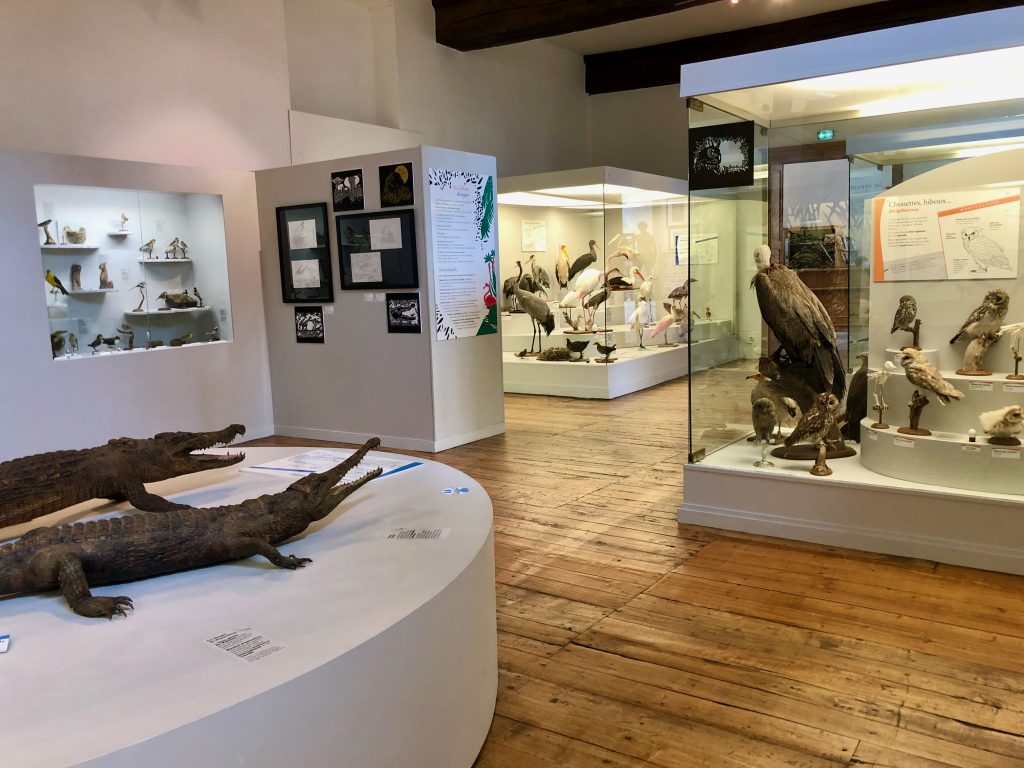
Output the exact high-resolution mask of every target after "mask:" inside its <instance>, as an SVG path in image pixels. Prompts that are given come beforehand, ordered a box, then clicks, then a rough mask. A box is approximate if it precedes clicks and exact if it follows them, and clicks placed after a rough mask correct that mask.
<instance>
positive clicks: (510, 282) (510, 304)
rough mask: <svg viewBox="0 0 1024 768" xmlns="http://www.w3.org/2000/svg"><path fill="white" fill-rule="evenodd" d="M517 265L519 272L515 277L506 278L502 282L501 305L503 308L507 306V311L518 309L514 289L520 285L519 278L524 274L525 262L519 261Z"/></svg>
mask: <svg viewBox="0 0 1024 768" xmlns="http://www.w3.org/2000/svg"><path fill="white" fill-rule="evenodd" d="M516 266H517V267H519V274H518V275H516V276H515V277H507V278H505V282H503V283H502V284H501V306H502V308H503V309H505V308H507V309H506V311H508V312H510V313H511V312H515V311H516V309H518V307H517V306H516V295H515V292H514V289H515V287H516V286H517V285H519V280H520V279H521V278H522V276H523V262H521V261H517V262H516Z"/></svg>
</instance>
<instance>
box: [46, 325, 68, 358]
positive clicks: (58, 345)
mask: <svg viewBox="0 0 1024 768" xmlns="http://www.w3.org/2000/svg"><path fill="white" fill-rule="evenodd" d="M65 333H67V331H52V332H51V333H50V351H51V352H52V353H53V356H54V357H56V356H57V355H59V354H60V353H61V350H63V349H64V334H65Z"/></svg>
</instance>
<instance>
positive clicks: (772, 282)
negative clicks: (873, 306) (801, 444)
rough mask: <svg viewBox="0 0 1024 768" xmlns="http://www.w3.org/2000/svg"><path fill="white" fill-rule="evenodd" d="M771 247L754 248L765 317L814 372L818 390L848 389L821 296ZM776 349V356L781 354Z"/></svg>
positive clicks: (756, 281) (813, 382)
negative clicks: (774, 255) (778, 260)
mask: <svg viewBox="0 0 1024 768" xmlns="http://www.w3.org/2000/svg"><path fill="white" fill-rule="evenodd" d="M771 254H772V252H771V249H770V248H769V247H768V246H767V245H759V246H758V247H757V248H755V249H754V260H755V262H756V263H757V267H758V269H757V274H755V275H754V277H753V279H752V280H751V281H750V285H751V287H752V288H753V289H754V292H755V293H756V294H757V305H758V307H759V308H760V309H761V317H762V318H764V321H765V323H766V324H767V325H768V327H769V328H771V330H772V333H774V334H775V337H776V338H777V339H778V340H779V343H780V344H781V345H782V349H784V350H785V351H786V354H787V355H788V356H789V359H790V360H791V361H792V362H794V363H802V364H803V365H804V366H806V367H807V368H808V369H810V371H811V372H812V373H813V376H812V377H811V381H810V382H809V383H810V384H811V386H812V387H813V388H814V391H815V392H817V393H819V394H820V393H822V392H831V393H832V394H833V395H835V396H836V397H837V398H842V396H843V394H844V393H845V392H846V376H845V375H844V373H843V361H842V360H841V359H840V357H839V351H838V350H837V348H836V330H835V326H833V325H832V320H831V318H829V316H828V312H826V311H825V307H824V306H823V305H822V303H821V302H820V301H819V300H818V297H817V296H815V295H814V294H813V293H811V289H810V288H808V287H807V286H806V285H804V282H803V281H802V280H801V279H800V277H799V276H798V275H797V274H796V272H794V271H793V270H791V269H789V268H788V267H786V266H783V265H782V264H773V263H772V262H771ZM778 354H779V352H778V350H776V352H775V354H774V355H773V357H776V358H777V356H778Z"/></svg>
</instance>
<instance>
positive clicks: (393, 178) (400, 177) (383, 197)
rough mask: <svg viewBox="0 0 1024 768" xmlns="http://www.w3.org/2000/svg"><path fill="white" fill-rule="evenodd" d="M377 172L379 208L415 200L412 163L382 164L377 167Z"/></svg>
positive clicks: (411, 202)
mask: <svg viewBox="0 0 1024 768" xmlns="http://www.w3.org/2000/svg"><path fill="white" fill-rule="evenodd" d="M377 173H378V175H379V176H380V207H381V208H394V207H396V206H400V205H412V204H413V203H414V202H415V196H414V192H413V185H412V163H399V164H398V165H382V166H380V168H378V169H377Z"/></svg>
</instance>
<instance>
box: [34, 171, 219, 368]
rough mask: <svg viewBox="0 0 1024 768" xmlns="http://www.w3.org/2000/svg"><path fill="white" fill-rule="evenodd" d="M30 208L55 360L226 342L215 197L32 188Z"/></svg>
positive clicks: (217, 208)
mask: <svg viewBox="0 0 1024 768" xmlns="http://www.w3.org/2000/svg"><path fill="white" fill-rule="evenodd" d="M35 199H36V216H37V219H38V221H39V222H40V224H39V242H40V246H39V247H40V253H41V256H42V270H43V275H44V280H45V282H44V283H43V290H44V294H43V295H44V297H45V299H46V308H47V313H48V316H49V320H50V351H51V353H52V354H53V356H54V359H57V360H67V359H73V358H77V357H82V356H88V357H92V356H94V355H106V354H115V353H121V352H127V351H139V350H146V349H150V350H153V349H166V348H170V347H180V346H185V345H189V344H202V343H211V342H218V341H229V340H230V339H231V303H230V296H229V294H228V273H227V251H226V246H225V241H224V205H223V200H222V198H221V197H220V196H219V195H209V194H190V193H169V192H150V191H145V190H136V189H108V188H100V187H74V186H59V185H37V186H36V187H35ZM40 343H42V341H41V340H40Z"/></svg>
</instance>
